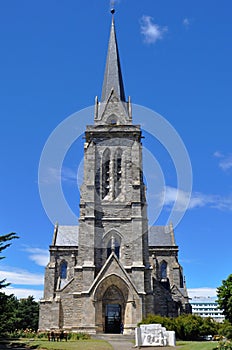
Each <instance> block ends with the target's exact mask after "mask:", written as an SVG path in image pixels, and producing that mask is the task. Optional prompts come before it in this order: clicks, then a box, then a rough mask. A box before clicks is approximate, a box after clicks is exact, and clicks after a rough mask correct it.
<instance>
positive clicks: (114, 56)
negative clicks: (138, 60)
mask: <svg viewBox="0 0 232 350" xmlns="http://www.w3.org/2000/svg"><path fill="white" fill-rule="evenodd" d="M112 13H113V12H112ZM112 89H114V91H115V92H116V94H117V95H118V96H119V98H120V100H121V101H123V102H126V99H125V92H124V86H123V80H122V71H121V66H120V59H119V53H118V44H117V38H116V33H115V24H114V16H112V24H111V31H110V39H109V44H108V53H107V59H106V67H105V75H104V81H103V86H102V97H101V101H102V102H105V101H106V100H107V98H108V97H109V95H110V92H111V90H112Z"/></svg>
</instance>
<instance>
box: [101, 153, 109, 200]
mask: <svg viewBox="0 0 232 350" xmlns="http://www.w3.org/2000/svg"><path fill="white" fill-rule="evenodd" d="M109 191H110V151H109V150H108V149H106V150H105V152H104V154H103V157H102V199H103V198H105V197H106V196H107V194H108V193H109Z"/></svg>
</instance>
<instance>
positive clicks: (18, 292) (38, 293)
mask: <svg viewBox="0 0 232 350" xmlns="http://www.w3.org/2000/svg"><path fill="white" fill-rule="evenodd" d="M3 292H4V293H5V294H7V295H10V294H14V295H15V296H16V297H17V298H18V299H21V298H27V297H28V296H33V297H34V298H35V300H36V301H38V300H39V299H41V298H42V297H43V290H42V289H41V290H37V289H27V288H15V287H11V286H9V287H6V288H4V289H3Z"/></svg>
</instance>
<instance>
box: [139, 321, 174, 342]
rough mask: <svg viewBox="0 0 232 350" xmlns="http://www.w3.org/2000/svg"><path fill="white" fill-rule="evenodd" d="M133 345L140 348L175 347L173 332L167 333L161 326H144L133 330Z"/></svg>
mask: <svg viewBox="0 0 232 350" xmlns="http://www.w3.org/2000/svg"><path fill="white" fill-rule="evenodd" d="M135 345H136V346H137V347H141V346H175V345H176V339H175V332H174V331H167V330H166V328H165V327H162V326H161V324H146V325H145V324H144V325H140V327H138V328H136V330H135Z"/></svg>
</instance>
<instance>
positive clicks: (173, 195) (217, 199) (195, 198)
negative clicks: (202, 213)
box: [160, 186, 232, 211]
mask: <svg viewBox="0 0 232 350" xmlns="http://www.w3.org/2000/svg"><path fill="white" fill-rule="evenodd" d="M188 198H189V193H188V192H184V191H182V190H179V189H177V188H175V187H171V186H166V187H165V188H164V190H163V192H162V193H160V201H162V200H163V199H164V206H167V207H171V206H173V204H174V203H175V201H176V200H177V206H176V210H177V211H183V210H184V208H185V205H186V203H187V201H188ZM202 207H209V208H214V209H219V210H229V211H232V196H228V197H222V196H219V195H207V194H203V193H200V192H193V193H192V194H191V198H190V202H189V206H188V209H194V208H202Z"/></svg>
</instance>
